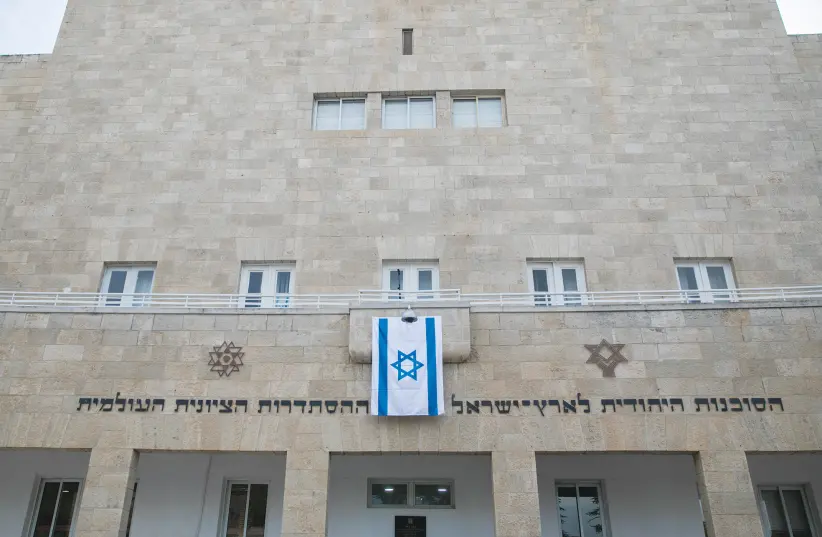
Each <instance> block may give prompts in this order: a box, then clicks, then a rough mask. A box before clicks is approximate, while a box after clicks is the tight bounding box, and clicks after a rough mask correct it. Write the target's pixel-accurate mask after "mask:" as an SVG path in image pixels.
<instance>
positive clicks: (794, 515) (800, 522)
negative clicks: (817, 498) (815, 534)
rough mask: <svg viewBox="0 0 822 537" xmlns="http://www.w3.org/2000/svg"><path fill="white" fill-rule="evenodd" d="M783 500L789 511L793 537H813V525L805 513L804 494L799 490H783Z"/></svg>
mask: <svg viewBox="0 0 822 537" xmlns="http://www.w3.org/2000/svg"><path fill="white" fill-rule="evenodd" d="M782 499H783V500H784V501H785V509H787V511H788V521H790V523H791V531H793V537H811V525H810V522H808V516H807V513H806V512H805V502H804V501H802V493H801V492H800V491H798V490H783V491H782Z"/></svg>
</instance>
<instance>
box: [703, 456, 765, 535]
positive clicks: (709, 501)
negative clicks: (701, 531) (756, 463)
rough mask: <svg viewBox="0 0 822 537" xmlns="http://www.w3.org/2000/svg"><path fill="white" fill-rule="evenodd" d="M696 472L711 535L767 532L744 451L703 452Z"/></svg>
mask: <svg viewBox="0 0 822 537" xmlns="http://www.w3.org/2000/svg"><path fill="white" fill-rule="evenodd" d="M696 473H697V483H698V486H699V496H700V498H702V511H703V513H704V515H705V522H706V525H707V527H708V537H760V536H762V535H764V531H763V529H762V521H761V520H760V518H759V511H758V509H757V504H756V494H754V489H753V483H752V482H751V474H750V473H749V471H748V458H747V457H746V456H745V452H744V451H700V452H699V453H698V454H697V455H696Z"/></svg>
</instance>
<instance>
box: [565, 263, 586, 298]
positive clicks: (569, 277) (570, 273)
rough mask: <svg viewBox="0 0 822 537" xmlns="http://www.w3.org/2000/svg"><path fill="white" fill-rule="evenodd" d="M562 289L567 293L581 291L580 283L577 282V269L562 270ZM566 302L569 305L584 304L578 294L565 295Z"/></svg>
mask: <svg viewBox="0 0 822 537" xmlns="http://www.w3.org/2000/svg"><path fill="white" fill-rule="evenodd" d="M561 272H562V288H563V290H564V291H565V292H566V293H573V292H575V291H579V282H578V281H577V269H572V268H564V269H562V271H561ZM565 302H566V303H567V304H579V303H581V302H582V300H581V297H580V296H579V295H577V294H571V295H565Z"/></svg>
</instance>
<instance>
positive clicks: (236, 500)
mask: <svg viewBox="0 0 822 537" xmlns="http://www.w3.org/2000/svg"><path fill="white" fill-rule="evenodd" d="M247 504H248V485H246V484H240V483H236V484H233V485H231V492H230V495H229V498H228V513H227V514H226V518H227V524H226V532H225V535H226V537H243V530H244V529H245V511H246V505H247Z"/></svg>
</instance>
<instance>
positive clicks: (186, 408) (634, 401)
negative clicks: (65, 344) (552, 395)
mask: <svg viewBox="0 0 822 537" xmlns="http://www.w3.org/2000/svg"><path fill="white" fill-rule="evenodd" d="M77 411H78V412H103V413H107V412H138V413H146V412H149V413H151V412H158V413H170V414H173V413H195V414H236V413H244V414H248V413H256V414H297V413H299V414H312V415H320V414H323V413H325V414H363V415H365V414H369V413H370V404H369V401H368V400H365V399H204V398H193V397H183V398H180V397H177V398H169V399H166V398H163V397H142V398H135V397H121V396H120V392H117V394H116V395H115V396H114V397H80V398H79V400H78V404H77ZM784 411H785V407H784V405H783V404H782V398H781V397H691V398H682V397H648V398H625V397H623V398H600V399H585V398H583V397H582V394H579V393H578V394H577V396H576V397H575V398H573V399H558V398H557V399H542V398H533V399H531V398H528V399H523V398H517V399H465V400H461V399H457V396H456V395H455V394H451V412H450V414H451V415H463V414H467V415H483V414H484V415H493V414H502V415H517V416H526V415H529V414H533V415H537V416H547V415H551V414H554V415H569V414H613V413H625V412H627V413H643V412H645V413H666V412H668V413H670V412H674V413H677V412H680V413H681V412H689V413H717V412H718V413H734V412H784Z"/></svg>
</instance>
